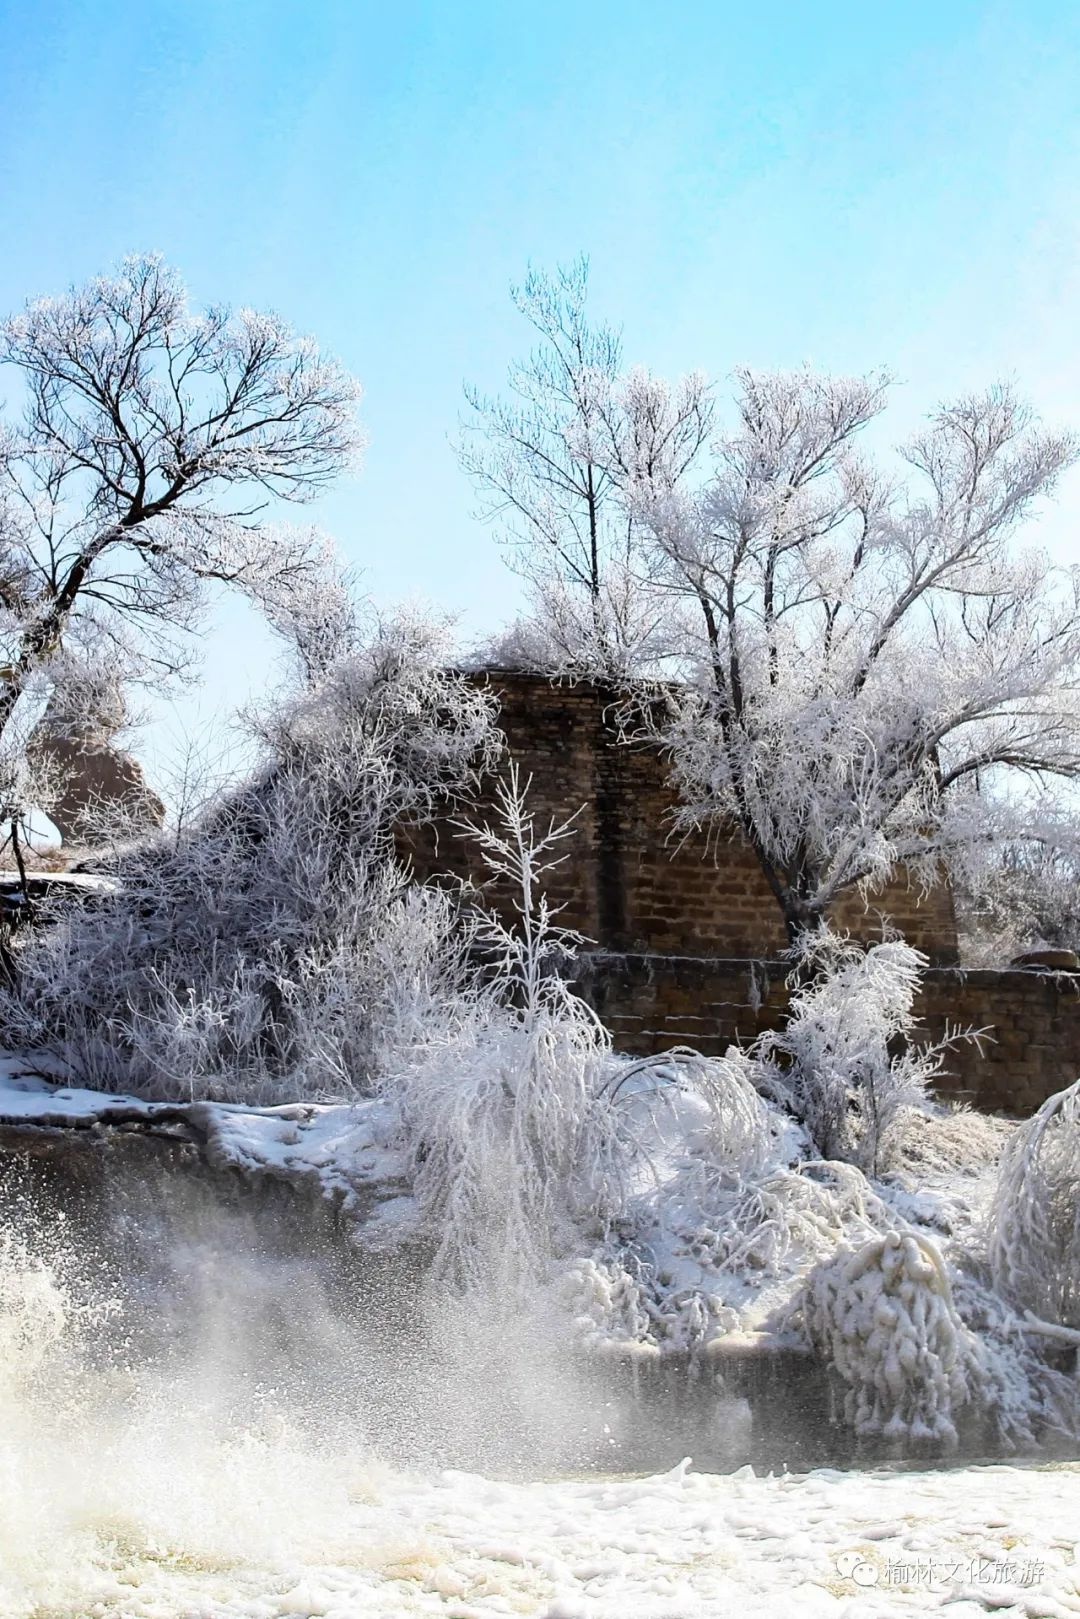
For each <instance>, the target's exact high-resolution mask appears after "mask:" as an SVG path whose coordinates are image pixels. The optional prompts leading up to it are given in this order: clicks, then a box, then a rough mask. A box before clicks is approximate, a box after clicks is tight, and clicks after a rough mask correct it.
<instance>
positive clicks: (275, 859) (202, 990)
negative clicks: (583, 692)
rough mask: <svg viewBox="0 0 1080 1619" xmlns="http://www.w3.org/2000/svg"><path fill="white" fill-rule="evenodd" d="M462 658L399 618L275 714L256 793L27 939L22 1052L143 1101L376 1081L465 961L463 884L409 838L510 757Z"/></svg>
mask: <svg viewBox="0 0 1080 1619" xmlns="http://www.w3.org/2000/svg"><path fill="white" fill-rule="evenodd" d="M446 663H447V646H446V644H445V641H444V640H443V639H442V637H441V636H440V634H439V633H437V632H435V631H433V630H432V629H431V628H430V627H429V626H426V625H423V624H418V623H416V622H413V621H410V620H401V621H398V622H396V623H391V624H388V625H384V626H381V627H380V628H379V630H378V631H377V632H376V633H375V634H374V635H373V636H372V637H371V639H370V640H369V641H368V643H367V644H366V645H365V646H363V647H361V648H359V649H357V650H355V651H353V652H351V653H350V655H349V656H347V657H343V658H341V659H339V660H338V661H337V662H336V663H335V664H333V665H331V666H330V667H329V668H328V669H327V670H325V671H324V673H323V676H322V678H321V679H320V680H319V681H318V682H317V683H316V684H315V685H313V686H311V687H309V688H308V689H307V690H305V691H304V692H303V694H302V695H301V696H300V697H299V698H297V699H295V700H293V701H292V702H289V703H286V704H283V705H282V706H281V707H279V708H277V709H275V710H274V711H272V712H271V713H270V714H269V715H268V716H266V717H264V718H263V719H261V720H260V721H259V724H258V730H259V734H260V739H261V743H262V750H263V763H262V764H261V766H260V767H259V768H258V769H257V770H256V771H255V773H254V774H253V776H252V777H251V779H250V780H249V781H248V782H247V784H246V785H244V786H242V787H241V788H239V789H238V790H236V791H235V792H233V793H232V794H231V795H230V796H228V797H226V798H224V799H222V800H221V801H219V802H218V803H217V804H216V805H214V806H212V807H211V808H210V809H209V810H208V811H207V812H206V813H205V814H204V815H203V816H201V817H199V818H197V819H196V820H194V821H193V822H192V823H190V824H189V825H187V826H185V827H182V828H181V829H180V830H179V831H177V832H174V833H173V834H172V835H166V834H163V835H162V836H160V837H158V838H155V839H153V840H150V841H148V842H144V843H142V844H140V845H138V846H136V847H134V848H131V849H129V850H127V851H126V852H123V853H122V854H121V855H120V856H119V858H118V861H117V875H118V877H119V879H120V887H119V889H118V891H117V892H116V893H115V894H113V895H109V896H104V897H102V898H101V899H100V900H98V901H96V902H95V904H94V906H93V907H92V908H91V907H85V908H84V909H83V910H82V911H81V912H79V913H77V914H76V913H72V914H70V915H69V916H68V917H67V918H66V919H65V920H64V921H62V922H60V923H59V924H57V926H55V927H53V928H51V929H49V930H45V931H42V932H41V933H40V934H38V935H36V936H34V937H32V938H31V939H30V940H29V942H28V943H27V945H26V947H25V948H24V950H23V951H22V953H21V957H20V963H19V986H18V990H17V992H16V993H15V994H8V995H6V996H5V997H4V1003H3V1006H2V1008H0V1010H2V1013H3V1020H4V1023H5V1024H6V1038H7V1040H8V1041H9V1043H11V1044H19V1045H22V1046H26V1045H29V1044H36V1045H40V1046H47V1047H49V1048H51V1049H52V1050H53V1051H54V1052H55V1053H56V1054H57V1055H59V1056H60V1057H61V1058H62V1060H64V1061H65V1062H66V1064H67V1066H68V1069H69V1071H70V1073H71V1074H72V1076H73V1077H76V1078H77V1079H79V1080H81V1081H82V1082H85V1083H88V1084H90V1085H93V1086H96V1087H98V1088H101V1089H110V1090H118V1089H119V1090H126V1091H133V1092H136V1093H138V1094H142V1095H151V1096H166V1097H178V1096H179V1097H210V1098H218V1099H224V1100H261V1101H274V1100H279V1099H282V1098H285V1099H295V1098H296V1097H304V1096H306V1097H325V1096H330V1095H334V1096H341V1095H343V1094H349V1093H350V1092H354V1091H357V1090H363V1089H365V1088H367V1087H369V1086H370V1084H371V1083H372V1080H373V1076H374V1074H375V1073H376V1071H377V1070H378V1069H379V1067H380V1065H381V1064H383V1063H384V1062H385V1061H386V1060H387V1056H388V1053H389V1052H390V1051H393V1050H395V1049H396V1048H397V1047H398V1046H399V1045H401V1044H402V1043H410V1042H411V1041H413V1040H414V1039H415V1038H416V1034H417V1030H418V1028H419V1027H421V1026H424V1025H426V1023H427V1021H428V1020H431V1019H435V1020H441V1018H442V1003H443V1000H444V999H446V998H450V999H452V998H453V997H454V995H455V994H456V993H457V989H458V982H459V978H460V977H461V976H462V975H464V974H465V971H466V968H465V950H466V945H467V937H466V931H465V930H463V929H462V927H461V926H460V923H459V921H458V918H457V916H456V913H455V909H454V906H453V904H452V902H451V900H450V898H449V896H448V895H447V894H446V893H444V892H441V891H439V890H438V889H436V888H417V887H416V886H415V885H413V884H411V883H410V881H409V877H408V873H407V871H406V870H405V868H404V867H403V866H402V864H401V863H400V861H399V860H398V858H397V852H396V846H395V831H396V829H397V828H400V827H402V826H404V825H408V824H409V823H411V822H417V821H421V820H423V819H425V818H427V817H430V816H431V815H433V814H434V813H435V811H436V810H437V809H439V808H440V807H442V806H444V805H445V804H446V803H447V802H448V801H449V802H454V801H455V800H456V797H457V796H458V795H459V794H460V793H461V792H462V791H463V790H464V789H465V788H466V787H467V785H468V783H469V782H470V780H471V779H472V776H473V773H474V771H475V769H476V768H477V767H480V766H483V765H485V764H487V763H489V762H490V760H491V758H492V756H493V751H494V739H495V737H496V735H497V733H496V732H495V730H494V726H493V722H492V716H491V709H490V702H489V699H488V697H487V696H486V694H484V693H483V692H481V691H480V690H478V689H477V688H476V687H475V686H473V685H471V684H470V683H469V682H468V681H467V680H466V679H464V678H463V677H461V676H459V675H456V674H454V673H452V672H448V671H447V670H446V667H445V666H446Z"/></svg>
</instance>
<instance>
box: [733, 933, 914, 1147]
mask: <svg viewBox="0 0 1080 1619" xmlns="http://www.w3.org/2000/svg"><path fill="white" fill-rule="evenodd" d="M804 965H805V967H806V968H807V969H808V971H809V976H808V977H806V978H804V980H803V981H802V983H801V984H799V985H798V986H797V987H796V988H795V991H794V993H793V995H792V997H791V1003H790V1009H789V1015H788V1018H787V1021H786V1022H785V1024H784V1026H783V1028H782V1029H780V1030H779V1031H778V1032H776V1033H771V1032H770V1033H767V1034H765V1035H763V1036H762V1037H761V1038H760V1039H759V1040H758V1041H757V1042H756V1044H755V1046H754V1048H753V1055H754V1057H755V1058H756V1060H757V1061H758V1063H759V1064H760V1076H761V1077H760V1083H761V1084H762V1085H763V1087H764V1089H765V1090H766V1093H767V1094H768V1095H770V1096H771V1097H772V1098H773V1099H774V1100H775V1101H778V1102H780V1103H781V1104H782V1105H783V1106H785V1107H787V1108H789V1109H790V1110H791V1112H792V1113H793V1114H794V1115H795V1117H796V1118H797V1119H798V1120H799V1121H800V1122H801V1123H802V1124H803V1125H805V1127H806V1129H807V1130H808V1131H809V1133H810V1135H811V1137H812V1138H813V1140H814V1142H815V1143H816V1145H817V1148H818V1150H819V1152H820V1153H821V1155H822V1157H824V1158H840V1159H843V1160H845V1161H846V1162H849V1163H854V1164H857V1165H858V1166H859V1167H860V1168H862V1169H865V1170H866V1171H867V1172H868V1173H872V1174H876V1173H877V1172H878V1171H879V1170H880V1169H881V1168H882V1167H883V1166H884V1164H885V1162H886V1160H887V1158H888V1155H889V1152H890V1150H891V1147H892V1145H893V1143H892V1140H891V1137H892V1135H893V1132H894V1131H895V1128H896V1126H897V1123H898V1121H899V1119H900V1117H901V1115H902V1113H903V1111H904V1110H906V1109H910V1108H912V1107H919V1106H921V1105H924V1104H925V1101H926V1096H927V1090H928V1087H929V1085H930V1082H931V1080H932V1079H933V1078H934V1076H935V1075H936V1074H937V1073H938V1072H939V1071H940V1068H941V1060H942V1051H943V1049H944V1047H943V1045H940V1044H939V1045H917V1044H915V1042H914V1039H913V1036H914V1033H915V1030H916V1027H917V1019H916V1017H915V1015H914V1011H913V1005H914V1000H915V995H916V993H917V991H918V988H919V983H920V979H921V975H922V971H923V968H924V967H925V966H926V957H925V956H923V955H922V954H921V953H920V952H919V951H918V950H915V949H913V948H912V946H911V945H909V944H907V943H906V941H904V940H903V939H887V940H884V941H883V942H882V943H880V944H875V945H872V946H871V947H870V948H869V949H868V950H864V949H863V948H862V947H861V946H859V945H858V944H855V943H853V942H852V941H851V940H848V939H845V938H841V937H839V936H837V935H835V934H829V933H825V932H823V933H822V934H821V935H820V936H819V937H818V938H817V940H816V942H815V944H814V946H813V947H812V951H811V953H810V954H809V956H808V958H807V960H806V962H805V963H804Z"/></svg>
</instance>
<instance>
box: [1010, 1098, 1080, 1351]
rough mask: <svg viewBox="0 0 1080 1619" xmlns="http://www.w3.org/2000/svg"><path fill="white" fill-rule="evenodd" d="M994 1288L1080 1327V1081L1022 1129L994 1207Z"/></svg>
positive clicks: (1059, 1321)
mask: <svg viewBox="0 0 1080 1619" xmlns="http://www.w3.org/2000/svg"><path fill="white" fill-rule="evenodd" d="M988 1250H989V1259H990V1267H991V1273H992V1275H993V1280H994V1286H995V1287H996V1288H997V1289H998V1291H999V1292H1000V1293H1001V1294H1003V1295H1004V1297H1005V1298H1007V1299H1010V1300H1011V1301H1012V1302H1013V1303H1014V1304H1016V1305H1017V1306H1018V1307H1020V1308H1023V1309H1027V1310H1030V1311H1032V1312H1033V1313H1034V1314H1035V1315H1036V1316H1040V1317H1042V1318H1043V1319H1044V1320H1045V1321H1047V1322H1049V1323H1051V1324H1056V1325H1058V1326H1063V1327H1071V1328H1080V1080H1078V1081H1077V1082H1076V1084H1075V1085H1070V1086H1069V1088H1068V1090H1064V1091H1059V1092H1058V1094H1057V1095H1056V1096H1051V1097H1050V1098H1049V1099H1048V1100H1047V1101H1046V1102H1044V1103H1043V1105H1042V1107H1041V1108H1040V1109H1039V1111H1038V1112H1037V1113H1036V1114H1035V1115H1034V1117H1033V1118H1030V1119H1027V1120H1025V1122H1024V1123H1023V1124H1021V1125H1019V1126H1018V1127H1017V1129H1016V1130H1015V1132H1014V1133H1013V1136H1012V1138H1011V1140H1010V1141H1009V1143H1008V1145H1007V1146H1006V1148H1005V1151H1004V1153H1003V1154H1002V1159H1001V1166H1000V1169H999V1172H998V1181H997V1187H996V1189H995V1194H994V1201H993V1205H992V1208H991V1212H990V1222H989V1241H988Z"/></svg>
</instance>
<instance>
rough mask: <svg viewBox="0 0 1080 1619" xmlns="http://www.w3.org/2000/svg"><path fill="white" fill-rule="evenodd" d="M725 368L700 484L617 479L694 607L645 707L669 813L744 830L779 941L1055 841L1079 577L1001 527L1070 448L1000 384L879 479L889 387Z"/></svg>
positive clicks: (657, 575) (1079, 741)
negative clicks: (852, 892)
mask: <svg viewBox="0 0 1080 1619" xmlns="http://www.w3.org/2000/svg"><path fill="white" fill-rule="evenodd" d="M739 383H740V392H739V398H738V420H737V423H736V425H735V428H734V431H732V432H731V433H729V434H728V435H727V436H725V437H724V438H723V439H721V440H720V442H719V443H718V444H717V445H716V447H715V459H714V462H713V465H712V469H711V472H710V475H709V477H708V478H707V480H706V481H705V482H704V484H703V485H702V486H701V487H700V488H698V489H696V490H693V491H690V490H688V489H687V487H686V485H685V483H684V481H683V480H682V479H681V477H680V470H681V469H680V467H679V465H678V464H676V465H675V466H674V467H672V468H671V469H670V470H669V469H667V467H666V466H665V456H664V454H663V453H660V454H653V453H650V454H649V455H647V456H643V457H642V458H641V459H640V460H639V470H638V472H637V474H636V476H635V477H634V478H633V479H632V482H631V494H630V511H631V513H632V515H633V517H634V519H635V522H636V523H637V525H638V529H639V543H640V544H641V545H642V546H643V547H644V548H645V550H646V552H647V554H648V558H649V563H648V570H649V576H650V578H652V579H654V580H658V581H659V582H660V583H661V584H662V586H663V587H664V588H666V589H667V591H668V592H669V593H670V594H671V595H672V597H673V598H674V599H675V600H677V601H678V602H679V604H680V605H681V606H683V607H684V608H686V609H689V610H690V611H691V613H692V617H683V618H681V619H680V626H681V632H682V636H683V639H682V641H681V642H680V644H679V645H678V646H676V647H675V648H673V651H674V652H676V653H677V654H678V655H679V656H680V658H681V662H682V667H683V672H684V674H685V675H686V684H685V685H683V686H680V687H676V688H674V689H669V690H668V691H667V693H666V695H665V696H664V698H663V700H662V701H660V702H659V703H653V704H652V705H651V707H650V709H649V713H650V723H651V729H652V732H653V734H654V735H655V736H657V737H659V739H660V740H661V741H662V742H663V743H664V744H665V745H666V746H667V748H669V749H670V752H671V756H672V759H673V762H674V772H675V776H676V779H677V782H678V785H679V788H680V790H681V797H682V806H683V807H682V809H681V812H680V822H681V824H682V825H683V826H685V827H690V826H694V827H705V828H707V829H710V830H711V831H712V832H714V833H716V832H720V831H723V830H730V829H732V828H734V829H737V831H739V832H741V834H742V836H743V837H744V838H745V839H746V841H747V843H748V844H749V846H750V847H751V848H752V850H753V851H754V853H755V854H756V856H757V858H758V861H759V862H760V865H761V869H762V871H763V872H764V875H765V878H766V880H767V882H768V884H769V887H770V890H771V891H772V893H773V895H774V896H775V898H776V901H777V904H778V905H779V906H780V908H781V911H782V913H783V917H784V921H785V923H786V926H787V930H788V934H789V937H790V938H791V939H792V940H793V941H794V940H796V939H798V938H799V937H800V936H802V935H804V934H805V933H806V932H807V931H813V930H815V929H816V928H817V927H818V925H819V924H820V922H821V920H822V918H823V917H824V916H825V915H826V913H827V912H828V910H829V907H830V906H831V905H832V903H833V902H834V901H835V900H836V898H837V897H838V896H839V895H840V894H842V893H843V892H844V891H845V890H849V889H851V888H853V887H857V886H859V885H862V886H863V887H864V888H866V889H872V888H874V887H876V886H878V885H880V884H882V883H883V882H885V881H886V880H887V879H889V878H890V877H892V876H894V875H895V874H896V873H897V871H898V870H899V869H901V868H905V869H906V870H907V871H908V872H909V873H910V874H911V875H912V876H913V878H914V879H915V880H916V881H921V882H924V883H931V882H933V881H935V880H936V879H937V877H938V876H939V874H940V873H941V871H942V869H943V867H944V866H945V865H946V864H948V863H950V862H955V861H959V860H961V859H963V860H965V861H968V862H971V861H973V860H975V859H977V858H978V856H979V853H980V851H985V850H987V849H991V848H992V847H993V846H994V845H995V844H996V843H999V842H1000V841H1001V840H1002V839H1003V838H1007V837H1012V838H1015V839H1017V840H1019V841H1020V842H1032V841H1041V842H1050V843H1055V842H1058V841H1059V840H1061V839H1062V838H1063V837H1065V836H1066V835H1067V828H1066V826H1065V824H1064V822H1063V819H1062V817H1061V816H1060V815H1058V814H1057V813H1056V811H1055V807H1054V801H1053V796H1052V794H1051V793H1050V792H1049V790H1048V789H1049V787H1050V786H1051V784H1053V783H1055V782H1060V780H1061V779H1063V778H1064V779H1066V780H1068V779H1072V778H1075V777H1076V776H1077V775H1078V774H1080V705H1078V702H1077V692H1078V690H1080V679H1078V675H1080V571H1078V570H1076V569H1063V568H1055V567H1053V566H1051V564H1050V562H1049V561H1048V560H1047V558H1046V557H1045V556H1043V555H1040V554H1039V553H1037V552H1034V551H1030V550H1026V549H1021V548H1019V547H1018V546H1017V544H1016V539H1017V534H1018V530H1019V529H1020V527H1021V525H1022V523H1023V521H1024V519H1025V518H1027V517H1028V516H1029V514H1030V513H1031V511H1032V508H1033V506H1034V505H1035V504H1036V503H1037V502H1038V501H1039V499H1040V498H1041V497H1043V496H1046V495H1047V494H1049V493H1050V491H1051V490H1052V488H1053V486H1054V484H1055V482H1056V480H1057V478H1058V476H1059V474H1060V473H1061V472H1062V470H1063V469H1064V468H1065V467H1067V466H1068V465H1069V464H1070V463H1071V462H1072V461H1073V459H1074V458H1075V454H1076V446H1075V443H1074V441H1073V439H1071V438H1070V437H1068V436H1067V435H1064V434H1061V433H1054V432H1049V431H1046V430H1044V429H1043V428H1041V427H1040V426H1039V425H1038V423H1037V422H1036V420H1035V419H1034V417H1033V416H1032V414H1031V412H1030V411H1029V410H1028V409H1027V408H1026V407H1025V406H1024V405H1022V404H1021V403H1019V402H1018V401H1017V399H1016V398H1014V396H1013V394H1012V393H1011V392H1010V391H1009V390H1008V389H1007V388H1003V387H997V388H992V389H991V390H990V391H989V392H987V393H985V394H981V395H979V396H977V397H971V398H966V399H961V400H959V401H958V402H957V403H955V404H952V405H948V406H946V407H944V408H942V409H940V410H939V411H938V412H937V413H936V415H935V416H933V418H932V419H931V420H930V422H929V424H928V426H927V428H926V430H925V431H924V432H923V433H921V434H920V435H919V436H918V437H917V438H916V439H915V440H914V441H913V442H912V443H910V444H908V445H907V446H906V448H905V449H903V451H902V452H901V461H900V465H901V467H902V468H905V469H906V475H905V476H900V475H899V474H898V475H897V476H892V475H889V474H887V473H886V472H885V471H884V470H882V468H881V467H880V466H875V465H874V464H873V463H872V462H871V461H870V460H868V459H867V458H866V457H865V456H864V455H863V454H861V453H860V451H859V447H858V446H859V440H860V435H861V434H862V432H863V430H864V429H865V428H866V427H867V426H868V424H869V423H871V422H872V421H873V420H874V418H875V417H876V416H877V415H878V414H879V412H880V411H881V410H882V408H883V406H884V404H885V399H886V383H885V380H884V379H882V378H878V377H865V378H861V377H856V378H845V377H840V378H837V377H827V376H818V375H814V374H812V373H810V372H806V371H800V372H796V373H793V374H786V373H785V374H775V375H773V374H768V375H760V374H755V373H752V372H748V371H744V372H741V373H739ZM1017 781H1019V782H1020V783H1021V784H1026V786H1027V788H1028V791H1027V793H1026V795H1024V796H1023V797H1022V798H1021V797H1020V796H1018V795H1017V793H1016V792H1015V790H1013V785H1012V784H1014V783H1016V782H1017Z"/></svg>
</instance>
